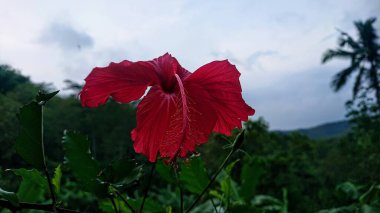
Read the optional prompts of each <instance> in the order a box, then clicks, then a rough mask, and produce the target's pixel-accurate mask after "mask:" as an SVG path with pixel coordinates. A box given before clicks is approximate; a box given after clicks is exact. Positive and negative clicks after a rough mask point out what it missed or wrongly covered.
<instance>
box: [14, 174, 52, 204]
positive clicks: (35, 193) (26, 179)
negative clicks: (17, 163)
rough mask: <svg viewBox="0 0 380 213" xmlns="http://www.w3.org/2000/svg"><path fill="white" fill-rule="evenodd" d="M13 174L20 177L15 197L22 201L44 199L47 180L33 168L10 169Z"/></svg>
mask: <svg viewBox="0 0 380 213" xmlns="http://www.w3.org/2000/svg"><path fill="white" fill-rule="evenodd" d="M12 172H13V173H14V174H15V175H18V176H21V177H22V182H21V185H20V186H19V189H18V191H17V197H18V199H19V200H20V201H22V202H36V201H42V200H44V194H45V193H46V192H47V190H48V185H47V180H46V178H44V177H43V176H42V175H41V173H40V172H39V171H37V170H35V169H32V170H27V169H12Z"/></svg>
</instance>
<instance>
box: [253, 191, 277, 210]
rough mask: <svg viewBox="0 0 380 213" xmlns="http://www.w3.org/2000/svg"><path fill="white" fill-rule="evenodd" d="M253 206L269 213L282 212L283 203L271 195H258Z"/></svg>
mask: <svg viewBox="0 0 380 213" xmlns="http://www.w3.org/2000/svg"><path fill="white" fill-rule="evenodd" d="M251 204H252V205H253V206H255V207H259V208H262V209H265V210H268V211H278V212H279V211H281V209H282V207H283V203H282V202H281V201H280V200H279V199H277V198H275V197H272V196H269V195H256V196H255V197H254V198H253V200H252V201H251Z"/></svg>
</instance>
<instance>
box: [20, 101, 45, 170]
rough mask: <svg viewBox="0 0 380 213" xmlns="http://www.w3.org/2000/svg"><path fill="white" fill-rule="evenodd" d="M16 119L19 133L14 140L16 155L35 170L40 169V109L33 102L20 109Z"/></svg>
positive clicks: (41, 158) (41, 164) (41, 156)
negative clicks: (18, 123)
mask: <svg viewBox="0 0 380 213" xmlns="http://www.w3.org/2000/svg"><path fill="white" fill-rule="evenodd" d="M18 117H19V122H20V131H19V132H20V133H19V135H18V137H17V140H16V150H17V153H18V154H19V155H20V156H21V157H22V158H23V159H24V160H25V161H26V162H28V163H30V164H31V165H33V166H34V167H35V168H37V169H42V168H43V165H44V160H43V153H42V128H41V127H42V120H41V117H42V107H41V105H39V104H38V103H37V102H35V101H33V102H31V103H30V104H27V105H25V106H24V107H22V108H21V109H20V114H19V115H18Z"/></svg>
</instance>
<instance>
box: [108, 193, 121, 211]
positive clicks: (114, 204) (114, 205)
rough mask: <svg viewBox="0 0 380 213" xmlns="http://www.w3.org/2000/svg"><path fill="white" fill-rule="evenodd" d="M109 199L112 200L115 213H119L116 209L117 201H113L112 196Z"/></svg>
mask: <svg viewBox="0 0 380 213" xmlns="http://www.w3.org/2000/svg"><path fill="white" fill-rule="evenodd" d="M109 198H110V200H111V203H112V206H113V210H114V211H115V213H119V210H118V209H117V207H116V203H115V199H113V196H112V195H111V196H110V197H109Z"/></svg>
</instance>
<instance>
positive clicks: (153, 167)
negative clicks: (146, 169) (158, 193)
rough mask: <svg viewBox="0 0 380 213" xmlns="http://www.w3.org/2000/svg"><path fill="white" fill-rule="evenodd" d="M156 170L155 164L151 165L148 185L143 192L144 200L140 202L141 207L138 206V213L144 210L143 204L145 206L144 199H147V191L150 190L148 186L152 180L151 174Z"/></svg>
mask: <svg viewBox="0 0 380 213" xmlns="http://www.w3.org/2000/svg"><path fill="white" fill-rule="evenodd" d="M155 168H156V163H154V164H153V165H152V168H151V170H150V174H149V179H148V185H147V187H146V189H145V192H144V198H143V200H142V202H141V205H140V208H139V213H142V210H143V208H144V204H145V200H146V198H147V197H148V192H149V189H150V185H151V182H152V178H153V173H154V169H155Z"/></svg>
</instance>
